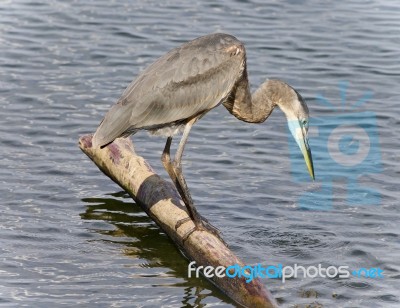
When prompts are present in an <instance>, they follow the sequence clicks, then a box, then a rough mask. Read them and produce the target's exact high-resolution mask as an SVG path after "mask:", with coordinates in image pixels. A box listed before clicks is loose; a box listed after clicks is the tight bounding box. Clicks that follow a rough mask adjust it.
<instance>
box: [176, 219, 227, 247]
mask: <svg viewBox="0 0 400 308" xmlns="http://www.w3.org/2000/svg"><path fill="white" fill-rule="evenodd" d="M188 221H191V218H190V217H186V218H183V219H181V220H179V221H178V222H177V223H176V225H175V230H178V229H179V227H180V226H182V225H183V224H185V223H186V222H188ZM193 222H194V225H195V226H194V228H193V229H191V230H189V231H188V232H186V233H185V234H184V235H183V237H182V243H183V244H185V241H186V240H187V239H188V238H189V236H190V235H191V234H192V233H193V232H194V231H206V232H210V233H211V234H213V235H215V236H216V237H217V238H218V239H219V240H220V241H221V242H222V243H223V244H224V245H225V246H227V247H228V244H227V243H226V242H225V241H224V239H223V238H222V236H221V232H220V231H219V229H218V228H216V227H214V226H213V225H212V224H210V223H209V222H208V220H207V219H205V218H203V217H202V218H201V219H200V220H199V221H193Z"/></svg>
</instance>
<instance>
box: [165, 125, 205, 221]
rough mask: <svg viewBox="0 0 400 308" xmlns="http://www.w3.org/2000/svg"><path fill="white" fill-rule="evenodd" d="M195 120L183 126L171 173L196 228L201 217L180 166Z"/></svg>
mask: <svg viewBox="0 0 400 308" xmlns="http://www.w3.org/2000/svg"><path fill="white" fill-rule="evenodd" d="M196 120H197V119H196V118H194V119H192V120H190V121H189V122H188V123H187V124H186V126H185V129H184V131H183V134H182V138H181V141H180V142H179V145H178V149H177V150H176V153H175V159H174V162H173V163H172V169H173V172H174V174H175V179H176V180H175V182H176V183H175V186H176V187H177V189H178V192H179V194H180V195H181V198H182V200H183V202H184V203H185V205H186V208H187V210H188V214H189V217H190V218H191V219H192V220H193V221H194V223H195V224H196V226H198V225H202V220H201V216H200V214H199V213H198V212H197V210H196V208H195V206H194V203H193V199H192V196H191V195H190V192H189V188H188V186H187V184H186V180H185V178H184V176H183V173H182V165H181V160H182V155H183V150H184V149H185V144H186V142H187V139H188V137H189V132H190V129H191V128H192V126H193V124H194V123H195V122H196ZM167 142H168V140H167ZM166 146H167V145H166ZM171 178H172V177H171ZM173 180H174V179H173Z"/></svg>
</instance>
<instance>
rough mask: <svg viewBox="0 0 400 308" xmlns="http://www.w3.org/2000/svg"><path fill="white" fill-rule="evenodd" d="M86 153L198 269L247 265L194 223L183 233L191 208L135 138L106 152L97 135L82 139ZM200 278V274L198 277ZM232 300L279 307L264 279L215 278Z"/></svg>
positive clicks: (122, 142)
mask: <svg viewBox="0 0 400 308" xmlns="http://www.w3.org/2000/svg"><path fill="white" fill-rule="evenodd" d="M79 147H80V149H81V150H82V151H83V152H84V153H85V154H86V155H87V156H88V157H89V158H90V159H91V160H92V161H93V162H94V163H95V164H96V165H97V167H98V168H99V169H100V170H101V171H102V172H104V173H105V174H106V175H107V176H108V177H110V178H111V179H112V180H113V181H114V182H115V183H117V184H118V185H119V186H121V187H122V188H123V189H124V190H125V191H126V192H128V193H129V195H130V196H131V197H132V198H133V199H134V200H135V201H136V203H138V204H139V205H140V206H141V207H142V209H143V210H144V211H145V212H146V213H147V214H148V215H149V216H150V217H151V218H152V219H153V220H154V221H155V222H156V223H157V225H158V226H159V227H160V228H161V229H162V230H163V231H164V232H165V233H167V235H168V236H169V237H170V238H171V239H172V240H173V242H174V243H175V244H176V245H177V246H178V247H179V249H180V250H181V252H182V253H183V254H184V255H185V256H186V257H187V258H188V259H189V260H191V261H195V262H196V266H203V267H206V266H213V267H214V268H216V267H218V266H223V267H229V266H231V265H234V264H238V265H239V266H244V263H243V262H242V261H241V260H240V259H239V258H238V257H236V256H235V254H234V253H233V252H232V251H231V250H230V249H229V248H228V247H227V246H226V245H225V244H224V243H223V242H222V241H221V240H220V239H219V238H218V237H216V236H215V235H213V234H212V233H210V232H207V231H194V232H193V233H191V234H190V236H189V237H188V238H187V239H186V240H184V241H183V238H184V236H185V235H186V234H187V233H188V232H189V231H190V230H192V229H193V227H194V224H193V222H192V221H190V220H189V221H188V222H186V223H184V224H182V225H181V226H180V227H179V228H178V229H177V230H176V229H175V226H176V224H177V222H178V221H180V220H181V219H184V218H188V214H187V212H186V208H185V206H184V204H183V202H182V200H181V199H180V196H179V194H178V192H177V191H176V189H175V187H174V186H173V185H172V183H170V182H167V181H165V180H163V179H162V178H161V177H160V176H158V175H157V174H156V173H155V172H154V171H153V169H152V168H151V167H150V165H149V164H148V163H147V162H146V161H145V160H144V158H143V157H140V156H138V155H136V154H135V151H134V148H133V144H132V142H131V141H130V139H129V138H126V139H124V138H119V139H117V140H115V141H114V142H113V143H111V144H110V145H108V146H107V147H105V148H104V149H99V148H96V149H95V148H93V147H92V135H85V136H82V137H81V138H80V139H79ZM193 274H194V273H193ZM209 279H210V280H211V281H212V282H213V283H214V284H215V285H216V286H217V287H218V288H220V289H221V290H222V291H223V292H224V293H225V294H226V295H228V296H229V297H230V298H232V299H233V300H234V301H235V302H237V303H238V304H241V305H242V306H245V307H277V303H276V301H275V299H274V298H273V297H272V295H271V294H270V292H269V291H268V290H267V289H266V288H265V287H264V285H263V284H262V283H261V281H260V280H259V279H258V278H255V279H253V280H252V281H251V282H249V283H247V282H246V278H245V277H243V276H242V277H240V278H239V277H235V278H229V277H226V276H225V277H217V276H215V275H214V277H212V278H209Z"/></svg>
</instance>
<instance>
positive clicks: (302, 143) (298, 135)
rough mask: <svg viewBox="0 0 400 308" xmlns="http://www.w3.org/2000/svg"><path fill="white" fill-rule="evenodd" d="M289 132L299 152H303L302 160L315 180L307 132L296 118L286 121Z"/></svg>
mask: <svg viewBox="0 0 400 308" xmlns="http://www.w3.org/2000/svg"><path fill="white" fill-rule="evenodd" d="M288 124H289V129H290V132H291V133H292V135H293V137H294V139H295V140H296V142H297V144H298V146H299V148H300V150H301V152H302V153H303V156H304V160H305V162H306V165H307V169H308V172H309V173H310V176H311V178H312V179H313V180H315V175H314V164H313V160H312V155H311V149H310V146H309V144H308V136H307V132H306V130H305V129H304V128H302V127H301V126H300V124H299V122H298V120H290V121H288Z"/></svg>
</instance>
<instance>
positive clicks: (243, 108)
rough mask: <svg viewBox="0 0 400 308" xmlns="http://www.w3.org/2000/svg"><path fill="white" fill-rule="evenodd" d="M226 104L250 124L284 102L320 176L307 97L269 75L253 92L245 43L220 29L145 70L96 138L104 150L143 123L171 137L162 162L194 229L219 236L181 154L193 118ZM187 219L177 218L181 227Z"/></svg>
mask: <svg viewBox="0 0 400 308" xmlns="http://www.w3.org/2000/svg"><path fill="white" fill-rule="evenodd" d="M220 104H222V105H223V106H224V107H225V108H226V109H228V111H229V112H230V113H231V114H232V115H234V116H235V117H236V118H237V119H239V120H241V121H245V122H249V123H262V122H264V121H265V120H266V119H267V118H268V117H269V116H270V114H271V112H272V111H273V110H274V108H275V107H276V106H278V107H279V108H280V109H281V110H282V111H283V113H284V114H285V115H286V118H287V120H288V124H289V129H290V131H291V133H292V135H293V137H294V138H295V140H296V142H297V144H298V145H299V147H300V150H301V152H302V153H303V156H304V159H305V162H306V165H307V168H308V171H309V173H310V175H311V177H312V178H313V179H314V168H313V161H312V156H311V150H310V147H309V144H308V136H307V135H308V118H309V111H308V108H307V105H306V103H305V102H304V100H303V98H302V97H301V95H300V94H299V93H298V92H297V91H296V90H295V89H293V88H292V87H291V86H289V85H288V84H286V83H285V82H282V81H280V80H266V81H265V82H264V83H262V84H261V86H260V87H259V88H258V89H257V90H256V91H255V92H254V93H253V94H251V93H250V87H249V80H248V76H247V66H246V50H245V47H244V45H243V43H242V42H240V41H239V40H238V39H236V38H235V37H233V36H231V35H228V34H222V33H217V34H210V35H206V36H203V37H199V38H197V39H194V40H192V41H189V42H187V43H185V44H183V45H181V46H180V47H177V48H175V49H173V50H171V51H170V52H168V53H167V54H165V55H164V56H162V57H161V58H159V59H158V60H156V61H155V62H154V63H153V64H151V65H150V66H149V67H148V68H147V69H145V70H144V71H143V72H142V73H141V74H140V75H139V76H138V77H137V78H136V79H135V80H134V81H133V82H132V83H131V84H130V85H129V86H128V87H127V88H126V90H125V91H124V92H123V94H122V96H121V97H120V98H119V100H118V102H117V104H115V105H114V106H113V107H112V108H111V109H110V110H109V111H108V113H107V114H106V115H105V117H104V119H103V121H102V122H101V123H100V126H99V127H98V128H97V131H96V133H95V134H94V136H93V147H101V148H103V147H105V146H106V145H108V144H109V143H111V142H113V141H114V139H116V138H118V137H127V136H129V135H132V134H135V133H136V132H137V131H139V130H142V129H144V130H147V131H149V132H150V133H152V134H155V135H162V136H166V137H167V142H166V144H165V148H164V151H163V154H162V157H161V160H162V162H163V165H164V167H165V169H166V171H167V172H168V174H169V176H170V177H171V179H172V181H173V183H174V184H175V186H176V188H177V190H178V192H179V194H180V196H181V197H182V200H183V202H184V203H185V205H186V207H187V210H188V214H189V217H190V219H191V220H193V222H194V224H195V229H197V230H208V231H212V232H213V233H214V234H217V235H218V234H219V233H218V231H217V230H216V229H215V228H214V227H212V226H211V225H210V224H208V223H206V222H205V221H204V220H203V219H202V217H201V216H200V214H199V213H198V212H197V210H196V208H195V206H194V203H193V200H192V197H191V195H190V192H189V189H188V187H187V184H186V181H185V178H184V176H183V174H182V166H181V159H182V154H183V150H184V147H185V144H186V141H187V139H188V135H189V132H190V129H191V128H192V126H193V124H194V123H195V122H196V121H197V120H198V119H200V118H201V117H202V116H204V115H205V114H206V113H207V112H208V111H210V110H211V109H213V108H215V107H217V106H218V105H220ZM181 130H183V134H182V138H181V140H180V143H179V145H178V148H177V150H176V153H175V157H174V159H173V160H171V157H170V147H171V141H172V136H173V135H175V134H176V133H178V132H179V131H181ZM186 221H187V220H186ZM184 222H185V221H182V222H178V224H177V226H176V228H178V227H179V226H180V225H182V223H184ZM190 233H191V232H190ZM188 236H189V235H188Z"/></svg>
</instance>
